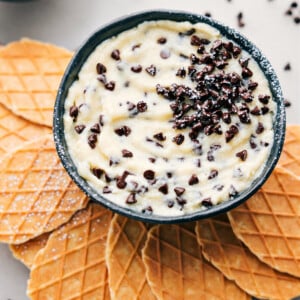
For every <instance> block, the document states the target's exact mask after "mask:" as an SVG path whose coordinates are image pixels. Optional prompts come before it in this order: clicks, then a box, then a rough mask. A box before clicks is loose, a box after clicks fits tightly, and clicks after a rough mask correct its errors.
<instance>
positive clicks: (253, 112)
mask: <svg viewBox="0 0 300 300" xmlns="http://www.w3.org/2000/svg"><path fill="white" fill-rule="evenodd" d="M250 113H251V114H252V115H254V116H259V115H260V109H259V107H258V106H255V107H254V108H253V109H252V110H250Z"/></svg>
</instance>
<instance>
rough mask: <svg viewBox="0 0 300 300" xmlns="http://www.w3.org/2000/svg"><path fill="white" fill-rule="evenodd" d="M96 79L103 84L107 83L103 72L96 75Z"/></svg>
mask: <svg viewBox="0 0 300 300" xmlns="http://www.w3.org/2000/svg"><path fill="white" fill-rule="evenodd" d="M97 80H98V81H100V82H101V83H103V84H106V83H107V79H106V76H105V74H100V75H99V76H97Z"/></svg>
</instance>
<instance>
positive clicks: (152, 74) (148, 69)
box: [145, 65, 156, 76]
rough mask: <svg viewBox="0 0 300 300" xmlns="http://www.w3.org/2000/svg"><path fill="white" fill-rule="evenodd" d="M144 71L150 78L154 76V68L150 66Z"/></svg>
mask: <svg viewBox="0 0 300 300" xmlns="http://www.w3.org/2000/svg"><path fill="white" fill-rule="evenodd" d="M145 70H146V72H147V73H148V74H149V75H151V76H155V75H156V67H155V66H154V65H150V66H149V67H147V68H146V69H145Z"/></svg>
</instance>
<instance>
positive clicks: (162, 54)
mask: <svg viewBox="0 0 300 300" xmlns="http://www.w3.org/2000/svg"><path fill="white" fill-rule="evenodd" d="M159 55H160V57H161V58H162V59H167V58H169V57H170V55H171V53H170V50H168V49H163V50H161V51H160V54H159Z"/></svg>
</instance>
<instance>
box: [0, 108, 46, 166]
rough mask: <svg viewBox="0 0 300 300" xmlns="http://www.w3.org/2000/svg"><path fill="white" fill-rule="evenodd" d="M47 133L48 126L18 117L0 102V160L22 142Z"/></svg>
mask: <svg viewBox="0 0 300 300" xmlns="http://www.w3.org/2000/svg"><path fill="white" fill-rule="evenodd" d="M49 133H51V129H50V128H48V127H46V126H41V125H37V124H34V123H32V122H30V121H28V120H26V119H24V118H21V117H18V116H16V115H15V114H14V113H12V112H11V111H10V110H8V109H7V108H6V107H5V106H4V105H2V104H0V160H1V159H2V158H3V157H4V155H5V154H7V153H8V152H10V151H12V150H13V149H15V148H17V147H20V146H21V145H22V144H23V143H24V142H26V141H30V140H32V139H36V138H37V137H41V136H44V135H46V134H49Z"/></svg>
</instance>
